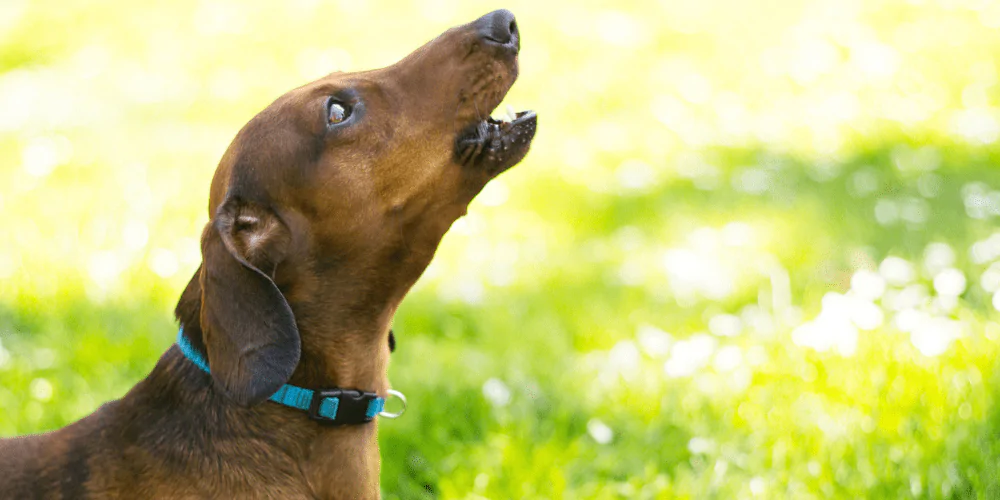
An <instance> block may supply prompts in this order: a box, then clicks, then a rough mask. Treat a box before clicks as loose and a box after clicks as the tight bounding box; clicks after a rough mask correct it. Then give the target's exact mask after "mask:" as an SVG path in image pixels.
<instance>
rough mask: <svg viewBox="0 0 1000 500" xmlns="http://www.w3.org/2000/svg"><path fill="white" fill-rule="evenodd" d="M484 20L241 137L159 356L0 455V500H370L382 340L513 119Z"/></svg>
mask: <svg viewBox="0 0 1000 500" xmlns="http://www.w3.org/2000/svg"><path fill="white" fill-rule="evenodd" d="M519 50H520V32H519V30H518V28H517V23H516V21H515V18H514V15H513V14H512V13H511V12H509V11H507V10H498V11H495V12H492V13H489V14H486V15H485V16H483V17H481V18H479V19H478V20H476V21H473V22H471V23H469V24H465V25H462V26H458V27H455V28H452V29H450V30H448V31H446V32H444V33H443V34H441V35H440V36H438V37H437V38H435V39H434V40H431V41H430V42H428V43H427V44H425V45H424V46H422V47H420V48H418V49H417V50H416V51H414V52H413V53H412V54H410V55H408V56H407V57H405V58H403V59H402V60H400V61H399V62H398V63H396V64H394V65H392V66H389V67H386V68H383V69H378V70H373V71H363V72H357V73H334V74H331V75H329V76H326V77H324V78H321V79H319V80H317V81H315V82H312V83H309V84H307V85H304V86H302V87H299V88H297V89H294V90H292V91H290V92H288V93H286V94H285V95H283V96H281V97H280V98H278V99H277V100H276V101H274V103H272V104H271V105H270V106H268V107H267V108H266V109H264V110H263V111H261V112H260V113H259V114H257V115H256V116H255V117H254V118H253V119H251V120H250V121H249V122H248V123H247V124H246V125H245V126H244V127H243V128H242V129H241V130H240V131H239V133H238V134H237V135H236V137H235V139H234V140H233V142H232V144H231V145H230V146H229V148H228V149H227V150H226V152H225V154H224V155H223V157H222V159H221V161H220V163H219V165H218V168H217V170H216V171H215V175H214V177H213V180H212V184H211V190H210V195H209V201H208V208H209V217H210V221H209V222H208V224H207V225H206V226H205V228H204V231H203V232H202V235H201V252H202V262H201V265H200V266H199V268H198V270H197V271H196V272H195V273H194V277H193V278H192V279H191V281H190V282H189V283H188V285H187V287H186V288H185V290H184V291H183V293H182V294H181V297H180V299H179V301H178V304H177V308H176V311H175V315H176V317H177V320H178V322H179V324H180V335H179V337H178V342H177V344H175V345H174V346H171V348H170V349H168V350H167V351H166V353H165V354H164V355H163V356H162V357H161V358H160V360H159V361H158V362H157V364H156V366H155V367H154V368H153V370H152V372H151V373H150V374H149V376H147V377H146V378H145V379H144V380H142V381H141V382H139V383H138V384H137V385H135V387H133V388H132V389H131V390H130V391H129V392H128V393H127V394H126V395H125V396H124V397H123V398H122V399H120V400H117V401H113V402H110V403H107V404H105V405H103V406H101V407H100V408H99V409H98V410H97V411H95V412H94V413H93V414H92V415H90V416H88V417H85V418H83V419H82V420H80V421H78V422H76V423H74V424H71V425H69V426H67V427H65V428H63V429H59V430H56V431H53V432H50V433H47V434H40V435H34V436H24V437H18V438H11V439H6V440H2V441H0V471H2V472H3V474H2V475H0V498H4V499H7V498H14V499H24V498H40V499H49V498H52V499H58V498H62V499H78V498H84V499H137V498H141V499H157V498H171V499H175V498H178V499H185V498H226V499H231V498H267V499H275V498H282V499H316V498H324V499H352V500H355V499H374V498H379V495H380V493H379V466H380V456H379V449H378V442H377V439H376V436H377V424H376V422H375V419H376V415H378V414H380V413H382V412H383V411H384V410H383V407H382V406H383V404H384V402H385V399H386V398H387V397H389V395H390V394H391V392H390V386H389V381H388V377H387V373H386V369H387V365H388V361H389V351H390V349H389V347H390V342H392V343H394V342H395V338H394V337H390V322H391V320H392V317H393V315H394V313H395V311H396V309H397V307H398V306H399V304H400V301H402V300H403V297H404V296H405V295H406V293H407V291H408V290H409V289H410V287H411V286H412V285H413V284H414V282H415V281H416V280H417V278H418V277H419V276H420V275H421V273H422V272H423V271H424V269H425V268H426V267H427V265H428V264H429V263H430V261H431V258H432V257H433V255H434V252H435V250H436V249H437V246H438V244H439V242H440V241H441V238H442V237H443V236H444V234H445V232H446V231H447V230H448V228H449V227H450V226H451V224H452V223H453V222H454V221H455V220H457V219H458V218H459V217H461V216H463V215H464V214H465V213H466V210H467V208H468V205H469V203H470V202H471V201H472V199H473V198H474V197H475V196H476V195H477V194H478V193H479V192H480V190H482V188H483V187H484V186H485V184H486V183H487V182H488V181H489V180H491V179H493V178H494V177H496V176H497V175H499V174H500V173H502V172H504V171H505V170H507V169H508V168H510V167H512V166H513V165H515V164H516V163H518V162H520V161H521V160H522V159H523V158H524V156H525V155H526V154H527V152H528V148H529V146H530V144H531V141H532V139H533V138H534V135H535V130H536V124H537V117H536V115H535V114H534V113H533V112H530V111H525V112H521V113H517V114H516V115H515V116H513V117H511V119H510V120H496V119H493V118H490V117H489V113H490V112H491V111H492V110H493V109H495V108H496V107H497V106H498V105H499V103H500V102H501V100H502V99H503V98H504V96H505V95H506V93H507V91H508V90H509V89H510V87H511V85H513V83H514V81H515V79H516V78H517V75H518V52H519Z"/></svg>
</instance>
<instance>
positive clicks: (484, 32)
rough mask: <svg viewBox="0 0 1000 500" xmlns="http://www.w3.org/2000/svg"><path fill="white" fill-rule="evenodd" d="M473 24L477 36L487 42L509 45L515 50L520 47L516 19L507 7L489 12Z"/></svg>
mask: <svg viewBox="0 0 1000 500" xmlns="http://www.w3.org/2000/svg"><path fill="white" fill-rule="evenodd" d="M474 25H475V27H476V31H477V32H478V33H479V36H480V37H482V39H483V40H485V41H486V42H488V43H494V44H497V45H503V46H506V47H510V48H512V49H513V50H514V51H515V52H517V50H518V49H519V48H520V47H521V40H520V38H521V37H520V36H518V32H517V20H515V19H514V13H513V12H511V11H509V10H507V9H500V10H495V11H493V12H490V13H489V14H486V15H485V16H483V17H480V18H479V19H477V20H476V21H475V23H474Z"/></svg>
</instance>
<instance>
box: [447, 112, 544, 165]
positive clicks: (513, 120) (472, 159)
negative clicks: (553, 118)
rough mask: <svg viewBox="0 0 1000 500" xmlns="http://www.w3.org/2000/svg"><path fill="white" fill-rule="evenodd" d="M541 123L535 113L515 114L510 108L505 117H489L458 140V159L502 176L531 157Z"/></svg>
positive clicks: (461, 135)
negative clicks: (526, 156)
mask: <svg viewBox="0 0 1000 500" xmlns="http://www.w3.org/2000/svg"><path fill="white" fill-rule="evenodd" d="M537 123H538V117H537V116H536V115H535V112H534V111H521V112H519V113H515V112H514V110H513V109H510V108H507V115H506V116H504V117H502V118H493V117H488V118H486V119H485V120H482V121H480V122H477V123H473V124H471V125H469V126H468V127H466V128H465V129H464V130H462V131H461V132H459V134H458V137H457V138H456V140H455V160H456V161H457V162H458V163H459V164H461V165H464V166H467V167H472V168H479V169H483V170H485V171H486V172H487V173H488V174H489V175H490V176H496V175H499V174H500V173H502V172H504V171H505V170H507V169H509V168H510V167H513V166H514V165H516V164H517V163H518V162H520V161H521V160H522V159H524V156H525V155H527V154H528V148H529V147H531V140H532V139H533V138H534V137H535V129H536V126H537Z"/></svg>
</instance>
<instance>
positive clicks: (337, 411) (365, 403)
mask: <svg viewBox="0 0 1000 500" xmlns="http://www.w3.org/2000/svg"><path fill="white" fill-rule="evenodd" d="M177 347H179V348H180V350H181V353H183V354H184V357H186V358H187V359H188V360H189V361H191V362H192V363H194V364H195V366H197V367H198V368H200V369H201V371H203V372H205V373H211V371H210V370H209V368H208V362H207V361H206V360H205V358H204V356H202V355H201V353H200V352H198V351H197V350H196V349H195V348H194V346H193V345H191V341H190V340H188V338H187V337H185V336H184V329H183V328H181V330H180V331H179V332H178V333H177ZM389 394H390V395H391V396H396V397H398V398H400V399H401V400H402V402H403V410H405V409H406V398H405V397H403V395H402V394H400V393H399V392H396V391H391V390H390V391H389ZM268 399H270V400H271V401H273V402H275V403H278V404H280V405H284V406H288V407H290V408H295V409H298V410H303V411H306V412H308V413H309V417H310V418H312V419H314V420H318V421H320V422H323V423H326V424H330V425H344V424H363V423H366V422H371V421H372V420H374V419H375V417H376V416H382V417H386V418H396V417H398V416H400V415H402V414H403V411H400V412H399V413H386V412H383V411H382V410H383V409H384V408H385V398H382V397H379V396H378V395H377V394H375V393H372V392H363V391H359V390H356V389H339V388H333V389H319V390H315V391H314V390H312V389H306V388H304V387H297V386H294V385H291V384H285V385H283V386H281V388H280V389H278V392H275V393H274V394H272V395H271V397H270V398H268Z"/></svg>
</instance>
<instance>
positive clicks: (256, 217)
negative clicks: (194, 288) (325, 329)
mask: <svg viewBox="0 0 1000 500" xmlns="http://www.w3.org/2000/svg"><path fill="white" fill-rule="evenodd" d="M290 240H291V235H290V232H289V230H288V227H287V226H285V224H284V223H282V221H281V220H280V219H279V218H278V216H277V215H276V214H275V213H274V212H273V211H271V210H270V209H269V208H267V207H264V206H262V205H259V204H256V203H249V202H245V201H242V200H239V199H228V200H227V201H226V202H225V203H223V204H222V205H221V206H220V207H219V209H218V211H217V212H216V215H215V217H214V218H213V219H212V221H211V222H209V223H208V225H207V226H206V227H205V232H204V234H203V235H202V242H201V252H202V260H203V262H202V266H201V276H200V277H199V280H200V282H201V291H202V295H201V325H202V331H203V335H204V342H205V348H206V351H208V352H207V354H208V364H209V368H210V369H211V373H212V377H213V378H214V379H215V384H216V385H217V386H218V387H220V388H221V389H222V390H223V391H224V392H225V393H226V394H227V395H228V396H229V397H230V398H231V399H232V400H233V401H235V402H237V403H238V404H240V405H242V406H251V405H254V404H257V403H260V402H262V401H264V400H265V399H267V398H268V397H270V396H271V395H272V394H274V393H275V392H277V390H278V389H279V388H281V386H282V385H284V384H285V383H286V382H287V381H288V379H289V377H291V376H292V372H294V371H295V367H296V365H298V363H299V354H300V351H301V346H300V344H301V341H300V339H299V330H298V327H297V326H296V324H295V317H294V315H293V314H292V310H291V308H290V307H289V305H288V302H287V301H286V300H285V297H284V296H283V295H282V293H281V291H280V290H278V287H277V285H275V283H274V281H273V279H272V276H273V274H274V272H275V269H276V268H277V266H278V264H280V263H281V261H282V260H284V258H285V255H286V254H287V252H288V247H289V244H290Z"/></svg>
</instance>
